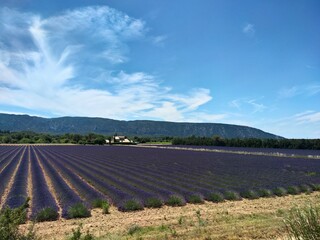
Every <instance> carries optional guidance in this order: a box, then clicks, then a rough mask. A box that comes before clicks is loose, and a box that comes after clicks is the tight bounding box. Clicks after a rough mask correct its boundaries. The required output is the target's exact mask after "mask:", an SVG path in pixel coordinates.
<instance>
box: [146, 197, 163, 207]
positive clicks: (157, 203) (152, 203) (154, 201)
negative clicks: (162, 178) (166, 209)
mask: <svg viewBox="0 0 320 240" xmlns="http://www.w3.org/2000/svg"><path fill="white" fill-rule="evenodd" d="M144 205H145V206H146V207H147V208H161V207H162V206H163V201H162V200H161V199H160V198H157V197H151V198H148V199H147V200H146V201H145V204H144Z"/></svg>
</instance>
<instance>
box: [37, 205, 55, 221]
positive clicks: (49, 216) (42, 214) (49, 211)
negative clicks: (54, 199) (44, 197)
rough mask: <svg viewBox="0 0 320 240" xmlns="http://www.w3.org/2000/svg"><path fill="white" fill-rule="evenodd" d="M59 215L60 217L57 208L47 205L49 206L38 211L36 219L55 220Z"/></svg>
mask: <svg viewBox="0 0 320 240" xmlns="http://www.w3.org/2000/svg"><path fill="white" fill-rule="evenodd" d="M58 217H59V214H58V212H57V211H56V210H55V209H53V208H51V207H47V208H44V209H42V210H40V211H39V212H38V213H37V215H36V217H35V220H36V221H37V222H45V221H55V220H57V219H58Z"/></svg>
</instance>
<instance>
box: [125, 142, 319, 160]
mask: <svg viewBox="0 0 320 240" xmlns="http://www.w3.org/2000/svg"><path fill="white" fill-rule="evenodd" d="M127 146H130V147H141V148H159V149H172V150H183V151H195V152H216V153H234V154H240V155H256V156H271V157H285V158H308V159H320V155H296V154H286V153H277V152H274V153H272V152H271V153H265V152H246V151H231V150H220V149H208V148H188V147H167V146H163V145H156V146H151V145H127Z"/></svg>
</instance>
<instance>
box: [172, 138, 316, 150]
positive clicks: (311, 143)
mask: <svg viewBox="0 0 320 240" xmlns="http://www.w3.org/2000/svg"><path fill="white" fill-rule="evenodd" d="M172 144H173V145H193V146H226V147H250V148H283V149H310V150H320V139H286V138H281V139H257V138H243V139H239V138H221V137H219V136H213V137H196V136H191V137H184V138H180V137H176V138H174V139H173V140H172Z"/></svg>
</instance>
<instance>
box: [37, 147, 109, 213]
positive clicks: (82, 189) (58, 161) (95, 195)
mask: <svg viewBox="0 0 320 240" xmlns="http://www.w3.org/2000/svg"><path fill="white" fill-rule="evenodd" d="M42 152H43V154H44V155H45V156H46V158H47V159H49V161H50V163H51V164H52V165H54V166H55V168H56V169H59V171H60V172H61V173H62V174H63V177H64V178H65V179H67V180H68V181H69V182H70V183H71V184H72V186H73V187H75V188H76V189H77V191H78V192H79V194H80V195H81V197H82V198H83V199H85V201H86V202H87V203H88V206H89V207H91V204H92V202H93V201H94V200H96V199H104V198H105V196H104V195H103V194H102V193H100V192H98V191H97V190H95V189H94V188H92V187H91V186H90V185H89V184H88V183H87V182H85V181H83V180H82V179H81V178H79V176H78V175H76V174H75V173H74V172H73V171H71V170H70V169H69V168H67V167H66V166H65V164H64V161H63V160H62V158H61V156H59V155H57V154H49V153H47V152H46V153H45V152H44V151H42ZM51 159H53V160H51Z"/></svg>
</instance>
